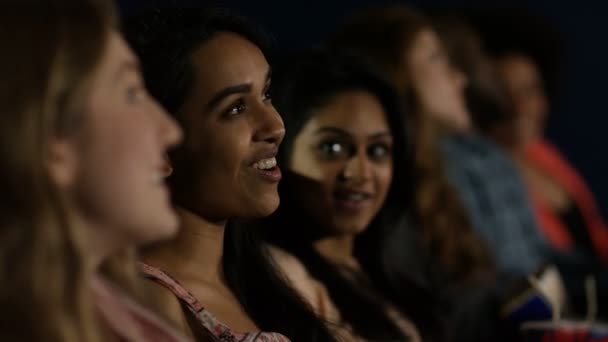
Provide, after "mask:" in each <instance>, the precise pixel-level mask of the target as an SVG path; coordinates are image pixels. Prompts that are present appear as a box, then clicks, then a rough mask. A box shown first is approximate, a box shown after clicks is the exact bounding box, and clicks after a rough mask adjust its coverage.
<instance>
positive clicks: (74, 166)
mask: <svg viewBox="0 0 608 342" xmlns="http://www.w3.org/2000/svg"><path fill="white" fill-rule="evenodd" d="M89 91H90V92H89V93H88V94H89V97H88V98H87V99H86V101H85V103H84V110H83V111H82V118H81V119H80V120H79V121H78V123H77V125H78V126H77V129H75V131H74V132H71V133H70V134H68V135H67V137H65V138H54V140H53V142H52V144H51V146H52V149H53V150H54V152H53V153H52V154H53V155H54V157H53V160H52V161H51V163H50V165H51V167H50V169H51V175H52V178H54V180H55V181H56V182H57V183H58V184H59V186H60V187H62V188H63V189H65V190H66V191H67V192H68V194H69V197H70V198H72V199H73V201H72V202H73V203H74V206H75V207H76V210H77V213H78V216H79V217H81V218H82V220H83V221H84V222H85V223H87V224H86V226H87V227H92V228H91V229H92V230H91V232H92V235H91V238H93V239H95V240H94V244H95V245H96V246H103V245H104V244H105V246H106V248H120V247H124V246H127V245H132V244H136V243H145V242H150V241H155V240H159V239H164V238H167V237H170V236H172V235H173V234H174V233H175V232H176V231H177V227H178V222H177V217H176V215H175V212H174V211H173V209H172V207H171V205H170V201H169V193H168V188H167V186H166V185H165V182H164V176H163V171H164V170H163V168H164V166H165V165H164V159H163V155H164V154H165V152H166V150H167V149H168V148H169V147H170V146H172V145H174V144H176V143H177V142H179V140H180V139H181V130H180V129H179V127H178V126H177V124H176V123H175V122H174V121H172V119H170V117H169V116H168V115H167V113H166V112H164V111H163V110H162V109H161V107H160V106H159V105H158V104H157V103H156V102H155V101H154V100H153V99H152V98H151V97H150V96H149V95H148V93H147V92H146V89H145V88H144V84H143V81H142V79H141V76H140V73H139V68H138V61H137V59H136V57H135V56H134V55H133V53H132V52H131V51H130V49H129V48H128V47H127V45H126V43H125V41H124V40H123V39H122V37H121V36H120V35H119V33H118V32H112V33H111V34H110V36H109V38H108V40H107V45H106V47H105V50H104V53H103V56H102V57H101V59H100V63H99V65H98V66H97V69H96V70H95V72H94V74H93V75H92V78H91V81H90V88H89Z"/></svg>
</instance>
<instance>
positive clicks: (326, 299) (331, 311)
mask: <svg viewBox="0 0 608 342" xmlns="http://www.w3.org/2000/svg"><path fill="white" fill-rule="evenodd" d="M269 249H270V255H271V256H272V258H273V259H274V261H275V264H276V265H277V267H278V268H279V271H280V272H281V273H282V274H283V276H284V278H285V279H286V280H287V281H288V282H289V283H290V284H291V286H292V287H293V288H294V289H295V290H296V291H297V292H298V293H299V294H300V296H302V298H303V299H304V300H305V301H306V302H308V304H309V305H310V306H311V307H312V308H313V310H314V311H315V312H316V314H317V315H319V316H320V317H322V318H323V319H325V320H327V321H331V322H336V321H339V314H338V311H337V310H336V308H335V306H334V304H333V302H332V300H331V298H330V296H329V293H328V291H327V289H326V288H325V286H324V285H323V284H322V283H321V282H319V281H318V280H317V279H315V278H314V277H312V276H311V275H310V273H309V272H308V270H307V269H306V266H305V265H304V264H303V263H302V262H301V261H300V260H299V259H298V258H297V257H296V256H294V255H293V254H290V253H289V252H287V251H285V250H283V249H281V248H278V247H275V246H270V248H269Z"/></svg>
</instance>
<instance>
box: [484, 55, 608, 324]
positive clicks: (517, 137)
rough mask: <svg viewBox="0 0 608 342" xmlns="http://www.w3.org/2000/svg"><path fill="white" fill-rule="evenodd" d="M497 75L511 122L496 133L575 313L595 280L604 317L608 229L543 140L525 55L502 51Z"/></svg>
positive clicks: (538, 80) (531, 67) (541, 95)
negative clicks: (512, 162) (587, 286)
mask: <svg viewBox="0 0 608 342" xmlns="http://www.w3.org/2000/svg"><path fill="white" fill-rule="evenodd" d="M495 66H496V70H497V72H498V75H499V76H500V79H501V80H502V82H503V85H504V88H505V90H506V94H507V96H508V100H509V105H510V108H511V109H512V111H513V112H512V113H513V114H512V116H511V117H510V120H503V121H501V123H500V125H496V126H497V127H498V128H496V129H495V131H500V130H502V131H506V132H507V134H503V136H506V137H508V139H506V140H505V139H502V140H503V141H506V146H507V148H508V149H509V150H510V151H511V153H512V155H513V157H514V159H515V160H516V161H517V164H518V166H519V168H520V170H521V173H522V175H523V177H524V179H525V181H526V184H527V187H528V189H529V193H530V196H531V198H532V202H533V205H534V211H535V214H536V219H537V221H538V223H539V225H540V229H541V231H542V233H543V235H544V236H545V238H546V240H547V241H548V242H549V243H550V244H551V246H552V247H553V249H554V252H555V253H554V255H553V262H555V263H556V264H557V265H558V266H559V268H560V271H561V272H562V274H563V276H564V279H565V281H566V286H567V288H568V290H569V291H568V292H569V294H570V296H571V301H572V302H571V304H572V305H573V309H574V311H575V312H578V313H579V314H582V313H583V312H584V311H585V291H584V278H585V276H586V275H588V274H590V275H595V278H596V281H597V282H598V292H599V295H600V298H599V300H598V302H599V303H600V306H599V308H600V310H601V312H600V314H601V315H602V316H604V317H606V316H607V314H608V308H607V307H606V305H605V304H603V303H608V297H607V291H608V227H607V226H606V222H605V220H604V218H603V217H602V215H601V213H600V211H599V208H598V206H597V203H596V201H595V198H594V197H593V194H592V192H591V189H589V187H588V185H587V184H586V182H585V180H584V179H583V177H582V176H581V175H580V173H579V172H578V171H577V170H576V168H575V167H574V166H573V165H572V164H571V163H570V162H569V161H568V160H567V159H566V157H565V156H564V155H563V154H562V153H561V152H560V151H559V150H558V149H557V148H556V147H555V146H554V145H553V144H551V143H550V142H549V141H548V140H547V139H545V138H544V128H545V123H546V121H547V118H548V114H549V111H550V107H549V100H548V97H547V95H546V91H545V85H544V81H543V77H542V75H541V72H540V70H539V68H538V66H537V64H536V62H535V60H534V59H533V58H532V57H530V56H529V55H527V54H526V53H525V52H524V51H520V50H511V51H503V52H502V53H501V54H499V55H498V56H496V61H495Z"/></svg>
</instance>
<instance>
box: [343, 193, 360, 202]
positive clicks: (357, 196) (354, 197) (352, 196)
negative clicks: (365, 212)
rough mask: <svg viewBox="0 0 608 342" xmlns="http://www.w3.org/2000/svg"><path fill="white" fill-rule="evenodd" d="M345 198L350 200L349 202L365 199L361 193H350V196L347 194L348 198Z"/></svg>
mask: <svg viewBox="0 0 608 342" xmlns="http://www.w3.org/2000/svg"><path fill="white" fill-rule="evenodd" d="M346 198H348V199H350V200H355V201H358V200H362V199H364V198H365V196H364V195H363V194H362V193H352V194H348V196H346Z"/></svg>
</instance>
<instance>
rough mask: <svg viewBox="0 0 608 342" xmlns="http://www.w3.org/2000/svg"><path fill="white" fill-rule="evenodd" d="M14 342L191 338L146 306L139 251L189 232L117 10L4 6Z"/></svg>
mask: <svg viewBox="0 0 608 342" xmlns="http://www.w3.org/2000/svg"><path fill="white" fill-rule="evenodd" d="M0 42H2V44H3V47H4V49H5V50H4V51H3V53H2V55H1V56H0V70H1V72H2V75H3V76H2V77H3V80H2V85H1V86H0V105H1V107H2V111H3V112H2V115H0V120H2V124H0V130H1V131H2V132H0V139H1V140H2V142H1V143H0V146H1V147H2V148H1V149H0V164H1V165H2V177H1V181H0V182H1V185H0V188H2V197H1V199H0V217H1V220H2V224H1V229H0V265H1V266H0V274H1V277H2V285H0V307H1V308H2V309H1V313H0V324H1V325H2V327H3V329H2V331H1V332H0V340H2V341H74V342H76V341H87V342H88V341H133V342H135V341H137V342H142V341H165V342H166V341H183V340H184V339H182V338H181V337H179V336H178V335H177V334H176V333H175V332H174V331H173V330H172V329H171V328H169V325H168V324H165V323H163V322H162V321H160V320H159V319H158V318H156V317H155V316H154V315H153V314H152V313H151V312H149V311H148V310H147V309H145V308H144V307H143V306H141V305H139V304H138V303H137V302H136V300H135V299H134V298H135V297H136V296H137V295H138V294H139V286H138V282H137V281H136V268H135V261H134V260H133V256H134V253H133V247H134V246H135V245H138V244H142V243H148V242H151V241H157V240H161V239H166V238H169V237H171V236H173V235H174V234H175V233H176V232H177V228H178V225H177V217H176V215H175V212H174V211H173V209H172V207H171V205H170V202H169V193H168V188H167V187H166V186H165V184H164V176H165V174H164V168H163V166H164V162H163V155H164V153H165V152H166V150H167V148H169V147H170V146H172V145H173V144H175V143H177V142H178V141H179V140H180V137H181V131H180V129H179V128H178V126H177V124H176V123H175V122H174V121H173V120H171V119H170V118H169V117H168V116H167V114H166V113H165V112H164V111H163V110H162V109H161V108H160V107H159V106H158V104H157V103H156V102H155V101H154V100H152V98H150V97H149V96H148V95H147V92H146V89H145V88H144V85H143V82H142V80H141V78H140V74H139V68H138V61H137V58H136V57H135V56H134V55H133V53H132V52H131V51H130V49H129V48H128V47H127V44H126V43H125V41H124V40H123V39H122V37H121V36H120V34H119V32H118V31H117V25H116V17H115V13H114V9H113V7H112V4H111V3H110V2H109V1H103V0H77V1H76V0H61V1H59V0H57V1H55V0H49V1H44V2H40V1H27V0H26V1H19V2H15V1H9V2H4V3H3V4H2V5H0Z"/></svg>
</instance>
